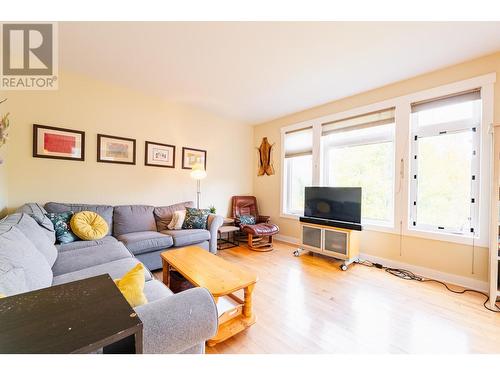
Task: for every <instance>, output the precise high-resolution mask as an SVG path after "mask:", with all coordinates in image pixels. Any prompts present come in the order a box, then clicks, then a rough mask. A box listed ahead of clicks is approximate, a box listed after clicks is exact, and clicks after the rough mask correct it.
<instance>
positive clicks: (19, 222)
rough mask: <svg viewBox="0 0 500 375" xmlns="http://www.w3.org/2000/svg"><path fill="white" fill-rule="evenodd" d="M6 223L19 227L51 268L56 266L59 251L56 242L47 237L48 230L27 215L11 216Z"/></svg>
mask: <svg viewBox="0 0 500 375" xmlns="http://www.w3.org/2000/svg"><path fill="white" fill-rule="evenodd" d="M5 223H10V224H12V225H13V226H15V227H17V228H18V229H19V230H21V232H23V234H24V235H25V236H26V238H27V239H28V240H30V241H31V242H32V243H33V245H34V246H35V247H36V249H37V250H38V251H39V252H41V253H42V255H43V256H44V257H45V259H46V260H47V263H48V264H49V266H50V267H52V265H53V264H54V262H55V261H56V258H57V249H56V247H55V246H54V242H52V240H50V239H49V237H47V236H46V235H45V232H46V230H45V229H44V228H42V227H40V225H38V223H37V222H36V221H35V219H33V218H32V217H31V216H29V215H28V214H25V213H17V214H13V215H9V216H8V217H7V218H6V221H5Z"/></svg>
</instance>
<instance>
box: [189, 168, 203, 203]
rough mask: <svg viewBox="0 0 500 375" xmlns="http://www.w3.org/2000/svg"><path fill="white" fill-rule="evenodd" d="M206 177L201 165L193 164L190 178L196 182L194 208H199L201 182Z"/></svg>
mask: <svg viewBox="0 0 500 375" xmlns="http://www.w3.org/2000/svg"><path fill="white" fill-rule="evenodd" d="M205 177H207V172H206V171H205V167H204V166H203V164H195V165H193V168H192V169H191V178H192V179H193V180H196V208H198V209H199V208H200V196H201V180H203V179H204V178H205Z"/></svg>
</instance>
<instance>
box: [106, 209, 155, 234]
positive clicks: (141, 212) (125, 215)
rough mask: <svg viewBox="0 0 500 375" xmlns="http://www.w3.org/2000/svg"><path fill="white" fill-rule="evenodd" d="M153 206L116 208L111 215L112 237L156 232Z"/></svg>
mask: <svg viewBox="0 0 500 375" xmlns="http://www.w3.org/2000/svg"><path fill="white" fill-rule="evenodd" d="M153 210H154V207H153V206H145V205H129V206H116V207H115V209H114V213H113V225H114V226H113V235H114V236H115V237H118V236H120V235H122V234H126V233H133V232H144V231H156V222H155V217H154V215H153Z"/></svg>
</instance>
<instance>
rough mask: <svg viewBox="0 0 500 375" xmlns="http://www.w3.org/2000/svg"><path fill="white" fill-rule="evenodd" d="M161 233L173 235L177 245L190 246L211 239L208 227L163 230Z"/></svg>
mask: <svg viewBox="0 0 500 375" xmlns="http://www.w3.org/2000/svg"><path fill="white" fill-rule="evenodd" d="M161 233H163V234H168V235H169V236H172V239H173V240H174V246H175V247H181V246H188V245H193V244H196V243H200V242H203V241H208V240H210V232H209V231H208V230H206V229H182V230H163V231H161Z"/></svg>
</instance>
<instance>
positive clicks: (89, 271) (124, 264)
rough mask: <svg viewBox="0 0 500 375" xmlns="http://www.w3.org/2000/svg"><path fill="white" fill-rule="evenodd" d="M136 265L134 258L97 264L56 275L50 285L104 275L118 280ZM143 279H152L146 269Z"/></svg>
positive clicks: (136, 261)
mask: <svg viewBox="0 0 500 375" xmlns="http://www.w3.org/2000/svg"><path fill="white" fill-rule="evenodd" d="M138 263H140V262H139V261H138V260H137V259H135V258H125V259H119V260H115V261H112V262H109V263H104V264H99V265H97V266H93V267H88V268H84V269H81V270H79V271H74V272H70V273H65V274H62V275H58V276H56V277H54V280H53V283H52V285H59V284H65V283H69V282H71V281H75V280H81V279H86V278H88V277H92V276H99V275H104V274H106V273H107V274H109V276H110V277H111V278H112V279H120V278H122V277H123V275H125V274H126V273H127V272H128V271H130V269H131V268H134V267H135V266H136V265H137V264H138ZM144 279H145V280H146V281H148V280H151V279H152V276H151V273H150V272H149V271H148V270H147V269H145V270H144Z"/></svg>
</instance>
